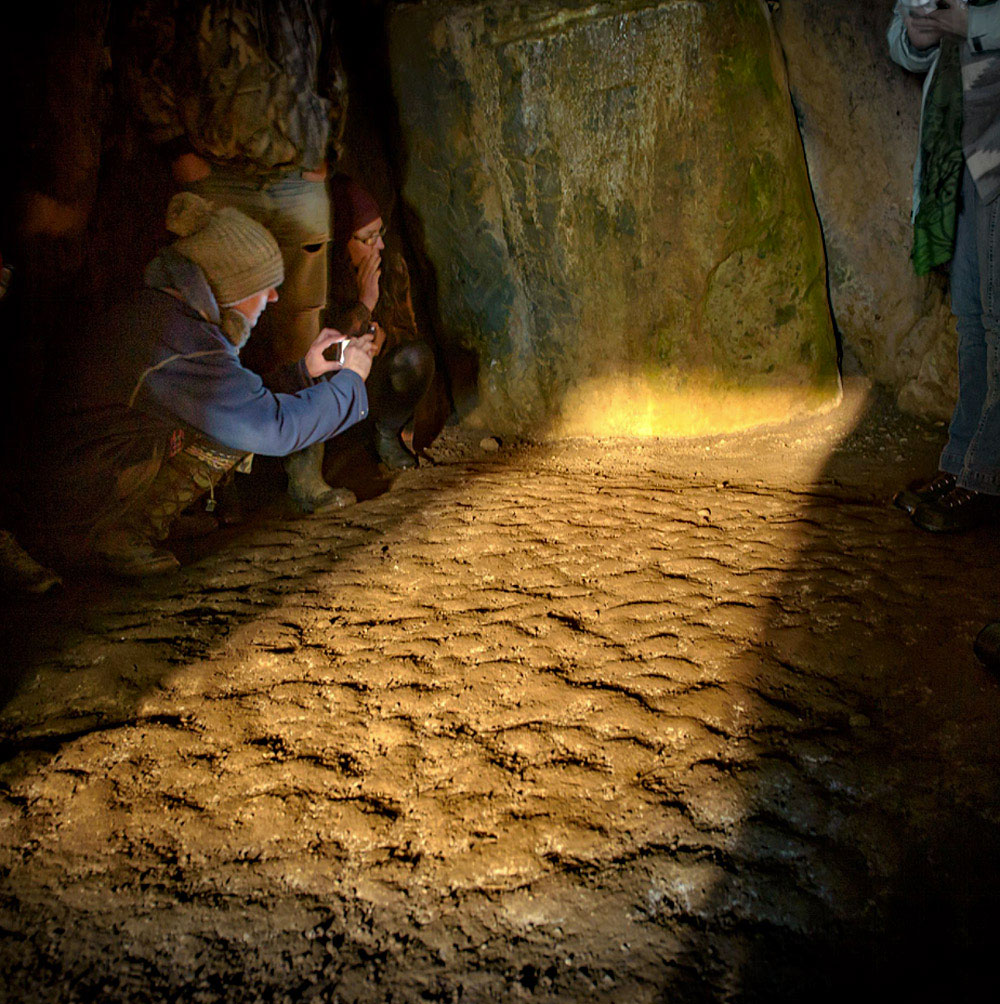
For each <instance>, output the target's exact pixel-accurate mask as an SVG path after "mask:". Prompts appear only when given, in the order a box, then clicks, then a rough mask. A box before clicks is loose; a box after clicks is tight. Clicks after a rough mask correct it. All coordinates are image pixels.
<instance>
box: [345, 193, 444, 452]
mask: <svg viewBox="0 0 1000 1004" xmlns="http://www.w3.org/2000/svg"><path fill="white" fill-rule="evenodd" d="M330 194H331V199H332V203H333V240H332V242H331V257H332V259H333V264H332V276H331V289H330V300H329V302H330V306H329V310H328V313H327V321H328V323H330V324H332V325H333V326H334V327H336V329H337V330H338V331H342V332H343V333H344V334H345V335H346V336H347V337H348V338H354V337H356V336H358V335H360V334H363V333H364V332H365V331H368V330H369V328H370V327H372V328H373V329H374V334H375V349H376V356H375V359H374V362H373V364H372V370H371V374H370V375H369V377H368V381H367V389H368V400H369V406H370V409H371V416H372V419H373V420H374V431H375V448H376V449H377V451H378V455H379V457H380V458H381V459H382V462H383V463H384V464H385V465H386V466H387V467H390V468H393V469H396V470H399V469H402V468H405V467H415V466H416V465H417V458H416V457H415V456H414V455H413V453H412V452H411V451H410V450H409V449H407V447H406V446H405V445H404V443H403V440H402V437H401V433H402V431H403V429H404V427H405V426H406V425H407V423H409V421H410V420H411V419H412V418H413V412H414V410H415V409H416V407H417V403H418V402H419V401H420V399H421V398H422V397H423V396H424V394H425V393H426V391H427V389H428V387H430V384H431V381H432V380H433V378H434V353H433V351H432V350H431V348H430V346H429V345H428V344H427V343H426V342H425V341H424V340H423V338H422V337H421V335H420V332H419V331H418V330H417V322H416V319H415V318H414V316H413V305H412V302H411V300H410V274H409V270H408V269H407V267H406V262H405V260H404V259H403V257H402V256H401V255H398V254H384V252H385V242H384V241H383V237H384V236H385V226H384V224H383V222H382V213H381V210H380V209H379V206H378V203H377V202H376V201H375V199H374V198H373V197H372V196H371V194H370V193H369V192H367V191H366V190H365V189H364V188H362V187H361V186H360V185H359V184H358V183H357V182H356V181H354V180H353V179H351V178H349V177H348V176H347V175H346V174H338V175H336V176H335V177H334V178H333V179H332V180H331V182H330Z"/></svg>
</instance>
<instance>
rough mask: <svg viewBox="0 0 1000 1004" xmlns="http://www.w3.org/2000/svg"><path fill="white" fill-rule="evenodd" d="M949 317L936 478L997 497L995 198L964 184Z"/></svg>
mask: <svg viewBox="0 0 1000 1004" xmlns="http://www.w3.org/2000/svg"><path fill="white" fill-rule="evenodd" d="M951 309H952V312H953V313H954V315H955V318H956V320H957V322H958V403H957V404H956V405H955V411H954V414H953V415H952V418H951V427H950V428H949V430H948V442H947V444H946V445H945V448H944V452H943V453H942V454H941V465H940V466H941V470H943V471H947V472H948V473H949V474H954V475H956V476H957V478H958V484H959V486H960V487H962V488H969V489H971V490H973V491H977V492H985V493H986V494H988V495H1000V198H997V199H994V200H993V201H992V202H990V203H985V204H984V203H983V202H982V201H981V199H980V198H979V192H978V191H977V189H976V185H975V182H974V181H973V180H972V175H971V174H969V171H968V168H966V171H965V178H964V180H963V182H962V206H961V210H960V213H959V217H958V236H957V238H956V241H955V257H954V258H953V259H952V263H951Z"/></svg>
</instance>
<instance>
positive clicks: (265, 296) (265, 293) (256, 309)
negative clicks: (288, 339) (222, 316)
mask: <svg viewBox="0 0 1000 1004" xmlns="http://www.w3.org/2000/svg"><path fill="white" fill-rule="evenodd" d="M277 299H278V291H277V290H276V289H275V288H274V287H273V286H272V287H271V288H270V289H262V290H261V291H260V292H259V293H254V295H253V296H248V297H247V298H246V299H245V300H240V301H239V303H234V304H233V310H238V311H239V312H240V313H241V314H242V315H243V316H244V317H245V318H246V319H247V320H248V321H249V322H250V327H251V328H252V327H253V326H254V325H255V324H256V323H257V321H259V320H260V315H261V314H263V313H264V308H265V307H266V306H267V305H268V304H269V303H274V302H275V301H276V300H277Z"/></svg>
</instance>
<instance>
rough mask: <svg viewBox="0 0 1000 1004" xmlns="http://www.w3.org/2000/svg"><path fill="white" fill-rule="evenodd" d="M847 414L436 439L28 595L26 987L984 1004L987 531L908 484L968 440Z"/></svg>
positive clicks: (994, 851)
mask: <svg viewBox="0 0 1000 1004" xmlns="http://www.w3.org/2000/svg"><path fill="white" fill-rule="evenodd" d="M848 403H849V405H851V406H855V405H858V404H859V401H858V400H857V399H856V398H849V402H848ZM848 411H849V409H848V408H843V409H840V410H839V411H838V412H837V413H835V414H833V415H831V416H827V417H823V418H816V417H814V418H811V419H809V420H807V421H803V422H800V423H799V424H797V425H792V426H789V427H785V428H781V429H778V430H775V431H772V432H768V433H759V434H755V435H752V436H747V435H743V436H736V437H731V438H727V439H726V440H725V441H722V440H719V439H715V440H710V441H694V442H691V443H687V444H682V445H678V444H675V443H668V442H650V441H647V442H643V443H636V442H635V441H628V440H626V441H614V440H604V441H601V442H598V441H592V440H591V441H585V440H578V441H576V442H574V443H572V444H566V443H563V444H561V445H560V446H559V447H557V448H548V447H546V448H531V449H524V450H512V449H509V448H507V447H504V448H502V449H501V450H500V451H499V452H496V453H490V454H488V455H487V454H484V453H483V452H481V451H480V449H479V447H478V446H477V445H476V444H478V441H479V437H478V436H476V437H472V439H471V445H470V446H468V447H466V448H462V449H458V448H457V447H456V446H454V445H453V444H452V443H451V441H449V440H448V438H447V437H446V438H445V440H444V442H442V443H441V444H438V445H437V446H436V447H435V450H436V452H437V456H438V458H439V460H441V461H442V464H441V466H437V467H433V468H424V469H421V470H419V471H416V472H412V473H410V474H407V475H404V476H403V477H402V478H401V479H400V480H399V482H398V483H397V484H396V486H395V487H394V489H393V491H392V492H391V493H390V494H389V495H387V496H384V497H382V498H380V499H376V500H372V501H369V502H366V503H363V504H361V505H359V506H357V507H356V508H354V509H353V510H351V511H350V512H345V513H341V514H338V515H335V516H325V517H324V516H317V517H312V518H309V519H302V520H298V521H281V520H278V519H272V520H269V521H266V522H264V523H262V524H261V525H259V526H257V527H256V528H255V529H253V530H252V532H248V533H246V534H244V535H243V536H242V537H241V538H240V539H238V540H236V541H233V542H232V543H231V544H230V545H229V546H228V547H225V548H223V549H221V550H219V551H218V552H216V553H215V554H214V555H210V556H208V557H205V558H203V560H201V561H199V562H197V563H195V564H192V565H189V566H187V567H186V569H185V570H184V571H183V572H182V573H181V574H180V575H179V576H178V577H176V578H174V579H172V580H170V581H167V582H163V583H157V584H149V585H148V586H145V587H143V588H141V589H124V588H122V589H117V590H116V589H109V588H107V587H105V588H103V589H102V588H100V587H99V584H98V583H90V584H80V585H79V587H72V586H71V588H70V589H69V590H68V591H67V593H66V594H65V595H64V596H63V597H62V598H58V597H56V598H53V599H52V600H51V601H50V600H46V601H44V604H43V605H42V606H38V605H37V604H35V605H24V606H22V607H15V608H13V609H11V610H9V611H8V612H7V614H6V616H5V618H4V622H3V625H2V628H0V643H2V645H3V651H4V658H3V666H4V673H3V675H2V676H0V686H2V687H3V689H4V693H5V697H6V698H9V700H6V702H5V703H6V706H5V708H4V709H3V712H2V714H0V739H2V740H3V746H2V753H3V756H2V758H0V761H2V762H0V974H2V983H0V987H2V991H0V997H2V998H3V999H4V1001H5V1004H51V1002H53V1001H59V1002H60V1004H73V1002H84V1001H87V1002H89V1001H93V1000H100V1001H102V1002H105V1004H146V1002H150V1004H152V1002H156V1004H161V1002H163V1001H168V1000H178V1001H184V1002H194V1004H197V1002H211V1004H217V1002H227V1004H228V1002H232V1004H237V1002H239V1004H255V1002H264V1001H266V1002H269V1004H275V1002H279V1001H289V1002H295V1004H299V1002H302V1004H313V1002H326V1004H333V1002H340V1004H361V1002H364V1004H418V1002H422V1001H438V1002H450V1004H488V1002H495V1001H502V1002H505V1004H506V1002H515V1001H520V1000H526V999H531V1000H535V1001H545V1002H549V1004H586V1002H594V1004H596V1002H601V1004H623V1002H629V1004H631V1002H635V1004H662V1002H664V1001H677V1002H681V1004H684V1002H690V1004H705V1002H708V1001H712V1002H718V1001H761V1002H767V1004H775V1002H778V1001H782V1002H784V1001H788V1002H795V1004H800V1002H803V1001H809V1002H813V1001H824V1002H825V1001H831V1002H833V1001H836V1002H838V1004H840V1002H843V1001H845V1000H851V999H855V998H856V997H857V988H858V987H859V986H864V987H865V988H866V990H867V991H869V994H867V995H863V996H865V997H866V998H867V996H868V995H870V993H871V992H872V991H875V992H876V993H877V994H881V997H882V999H885V1000H898V999H906V1000H945V1001H962V1000H970V999H976V998H972V997H970V996H969V994H968V992H967V991H968V990H969V987H970V985H972V980H973V977H974V974H975V965H976V963H977V962H978V961H981V960H986V961H987V962H989V961H990V960H991V959H992V957H993V956H992V951H991V950H992V945H993V941H994V931H995V923H994V919H995V905H996V902H997V897H998V895H1000V875H998V871H997V867H996V861H997V859H998V853H1000V821H998V819H997V805H998V804H1000V803H998V776H997V771H996V756H995V750H996V749H997V746H998V741H1000V735H998V727H1000V726H998V723H1000V688H998V687H997V686H996V684H995V683H994V682H993V681H992V680H991V679H990V678H989V677H987V676H986V675H985V674H984V673H983V671H982V670H981V669H980V668H979V667H978V666H977V664H976V663H975V661H974V659H973V656H972V654H971V639H972V636H973V633H974V632H975V631H976V630H977V628H978V626H979V625H980V624H981V623H982V621H984V620H985V619H987V618H990V617H993V616H995V615H996V611H997V609H998V605H1000V592H998V583H997V577H996V575H995V569H996V562H997V559H998V557H1000V555H998V547H997V541H996V540H995V538H994V537H993V536H992V535H991V533H990V532H989V531H987V532H984V533H983V534H975V535H973V536H972V537H968V538H964V537H963V538H958V539H954V540H948V541H941V540H940V539H938V538H936V537H932V536H928V535H917V534H916V533H915V531H914V530H913V528H912V527H911V526H910V524H909V523H908V522H907V520H906V519H905V518H904V517H903V516H902V515H901V514H900V513H898V512H897V511H895V510H893V509H891V508H890V507H889V506H888V505H887V503H886V502H885V496H886V493H887V492H888V491H889V490H890V489H891V487H892V486H894V485H895V484H896V483H897V481H900V480H903V479H904V478H905V477H906V476H908V474H909V473H910V472H909V471H908V470H907V469H906V467H905V465H904V464H903V463H901V460H902V458H901V456H899V455H898V454H897V453H896V451H897V450H898V449H899V448H900V447H899V444H900V442H903V443H904V445H905V449H906V452H907V453H908V454H910V455H911V456H913V457H914V458H915V460H916V461H917V462H919V463H926V462H927V461H928V459H929V458H930V457H931V456H932V455H933V454H934V453H935V452H936V450H937V448H938V446H939V443H938V442H937V434H936V433H928V432H927V430H924V429H921V428H919V427H918V426H916V425H915V424H913V423H906V422H903V421H900V420H899V418H898V416H894V415H892V413H891V412H886V411H879V410H878V409H873V410H872V412H871V413H870V414H869V416H868V418H867V420H866V422H865V424H864V425H863V427H862V428H861V429H859V430H856V431H853V432H852V431H851V427H850V424H849V422H848V419H849V418H850V417H852V416H853V415H855V414H857V411H858V409H855V410H854V411H851V412H850V413H849V414H845V412H848ZM925 436H929V438H925ZM845 437H846V438H845ZM929 600H932V602H929ZM963 981H964V982H963ZM914 989H916V990H918V991H920V992H918V993H913V992H912V991H913V990H914Z"/></svg>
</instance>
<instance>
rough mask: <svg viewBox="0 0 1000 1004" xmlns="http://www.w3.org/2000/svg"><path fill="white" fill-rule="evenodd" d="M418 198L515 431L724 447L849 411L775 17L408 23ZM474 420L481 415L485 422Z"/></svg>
mask: <svg viewBox="0 0 1000 1004" xmlns="http://www.w3.org/2000/svg"><path fill="white" fill-rule="evenodd" d="M389 33H390V38H389V57H390V65H391V67H392V72H393V82H394V89H395V94H396V98H397V102H398V106H399V113H400V124H401V128H402V134H403V139H404V150H403V178H404V191H403V194H404V198H405V199H406V201H407V203H408V205H409V206H410V207H411V209H412V211H413V212H414V213H416V214H417V216H418V217H419V221H420V226H421V229H422V231H423V239H424V242H425V251H426V253H427V256H428V258H429V259H430V261H431V263H432V264H433V268H434V272H435V273H436V282H437V286H438V289H437V297H438V304H439V310H440V318H441V326H442V331H441V336H442V338H443V340H444V342H445V344H451V345H453V346H456V347H457V346H462V347H466V348H472V349H474V350H475V351H476V352H477V354H478V357H479V378H478V388H477V390H478V403H477V405H476V407H475V410H474V412H473V414H472V416H471V418H472V420H474V421H475V420H479V421H482V422H483V423H484V424H489V425H490V426H491V427H492V428H494V429H496V430H499V431H515V432H529V431H530V432H533V433H534V432H538V431H542V432H545V431H557V432H562V433H565V432H570V433H573V432H580V433H601V432H644V433H674V432H684V431H696V432H704V431H718V430H720V429H724V428H733V427H738V426H741V425H748V424H755V423H757V422H760V421H764V420H773V419H775V418H783V417H785V416H786V415H788V414H789V413H793V412H795V411H797V410H801V409H803V408H806V407H815V406H819V405H822V404H827V403H829V402H831V401H834V400H836V399H837V395H838V394H839V380H838V375H837V367H836V348H835V342H834V337H833V332H832V326H831V322H830V316H829V307H828V303H827V297H826V276H825V261H824V256H823V250H822V242H821V238H820V232H819V227H818V221H817V219H816V215H815V210H814V207H813V204H812V197H811V193H810V190H809V184H808V177H807V174H806V171H805V164H804V159H803V155H802V149H801V142H800V139H799V136H798V134H797V131H796V128H795V121H794V117H793V114H792V110H791V105H790V101H789V97H788V91H787V83H786V80H785V77H784V65H783V62H782V59H781V55H780V52H779V50H778V49H777V47H776V44H775V42H774V38H773V34H772V31H771V27H770V24H769V18H768V14H767V9H766V6H765V5H764V4H763V3H762V2H759V0H729V2H726V3H719V2H709V0H672V2H658V3H656V2H654V3H649V2H645V3H641V2H635V0H632V2H614V3H611V2H606V3H596V4H595V3H588V4H582V3H579V2H566V0H564V2H555V0H548V2H537V3H532V4H516V3H504V2H471V0H470V2H458V3H456V2H447V3H445V2H439V0H432V2H426V3H420V4H408V5H401V6H400V7H398V8H396V9H395V10H394V11H393V13H392V15H391V19H390V23H389ZM459 398H460V400H459V404H460V406H462V405H463V404H464V406H465V409H466V410H468V409H469V408H470V407H472V402H471V401H464V402H463V401H462V400H461V395H459Z"/></svg>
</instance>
